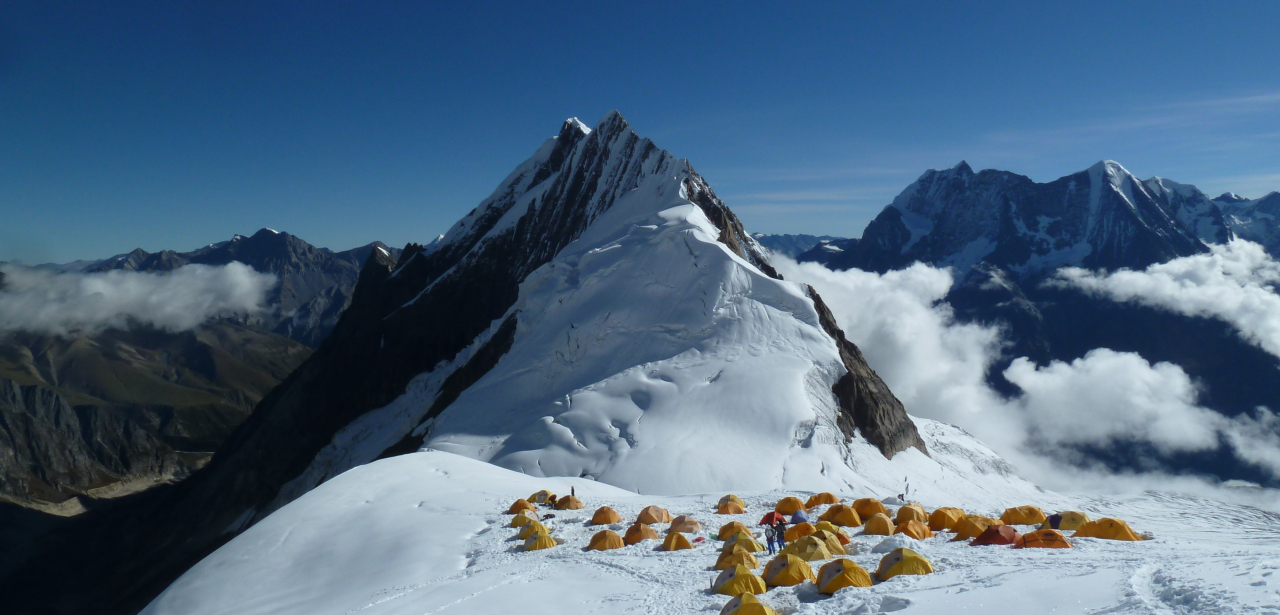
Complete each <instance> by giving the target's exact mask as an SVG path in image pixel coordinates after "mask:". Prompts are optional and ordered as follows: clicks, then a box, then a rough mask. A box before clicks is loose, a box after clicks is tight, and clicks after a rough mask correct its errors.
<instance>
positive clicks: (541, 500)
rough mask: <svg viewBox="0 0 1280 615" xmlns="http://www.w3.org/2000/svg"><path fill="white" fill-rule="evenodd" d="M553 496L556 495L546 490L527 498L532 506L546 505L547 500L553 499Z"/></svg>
mask: <svg viewBox="0 0 1280 615" xmlns="http://www.w3.org/2000/svg"><path fill="white" fill-rule="evenodd" d="M555 495H556V494H554V493H551V492H550V491H547V490H546V489H543V490H542V491H539V492H537V493H535V494H533V495H531V496H529V501H530V502H533V503H534V504H546V503H547V500H550V499H551V498H553V497H555Z"/></svg>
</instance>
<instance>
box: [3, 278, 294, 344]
mask: <svg viewBox="0 0 1280 615" xmlns="http://www.w3.org/2000/svg"><path fill="white" fill-rule="evenodd" d="M0 274H3V282H4V283H3V286H2V287H0V331H31V332H36V333H51V334H57V335H66V334H69V333H94V332H97V331H100V330H103V329H107V328H117V329H127V328H129V327H130V326H131V325H133V324H143V325H149V326H152V327H156V328H159V329H164V330H166V331H173V332H177V331H185V330H189V329H192V328H195V327H197V326H199V325H200V324H201V323H204V322H205V321H207V320H209V319H211V318H215V317H219V316H231V315H235V314H257V313H261V312H262V311H263V310H265V309H266V308H265V304H266V296H267V292H268V291H270V290H271V289H272V288H273V287H274V286H275V285H276V276H275V275H273V274H270V273H258V272H256V271H254V270H253V268H252V267H249V266H248V265H244V264H241V263H230V264H228V265H224V266H216V267H215V266H208V265H187V266H185V267H181V268H179V269H176V270H174V271H172V272H169V273H140V272H136V271H108V272H103V273H90V274H80V273H61V274H60V273H53V272H49V271H44V270H37V269H29V268H26V267H20V266H16V265H4V266H0Z"/></svg>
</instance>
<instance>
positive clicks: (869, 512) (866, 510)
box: [853, 498, 889, 523]
mask: <svg viewBox="0 0 1280 615" xmlns="http://www.w3.org/2000/svg"><path fill="white" fill-rule="evenodd" d="M853 509H854V510H856V511H858V518H859V519H862V522H863V523H866V522H867V519H870V518H871V517H872V516H874V515H875V514H876V513H880V514H882V515H884V516H886V517H888V516H889V509H888V508H885V507H884V504H881V503H880V501H879V500H877V499H875V498H862V499H860V500H854V501H853Z"/></svg>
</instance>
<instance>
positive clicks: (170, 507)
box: [0, 112, 923, 613]
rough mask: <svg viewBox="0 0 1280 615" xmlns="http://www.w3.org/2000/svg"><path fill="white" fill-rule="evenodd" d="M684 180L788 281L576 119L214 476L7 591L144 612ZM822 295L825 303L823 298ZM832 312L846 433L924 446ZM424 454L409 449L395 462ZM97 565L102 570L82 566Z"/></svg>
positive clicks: (458, 387) (147, 507) (260, 422)
mask: <svg viewBox="0 0 1280 615" xmlns="http://www.w3.org/2000/svg"><path fill="white" fill-rule="evenodd" d="M681 174H683V175H684V176H685V178H686V179H685V180H684V181H683V183H682V184H681V185H680V186H679V189H680V190H682V192H683V194H684V196H685V197H686V198H688V199H689V200H690V201H692V202H694V203H696V204H697V205H698V206H699V207H700V208H701V210H702V212H703V213H704V214H705V215H706V216H707V218H708V219H709V220H711V221H712V222H713V223H714V224H715V225H716V226H717V227H718V228H719V229H720V235H719V240H720V241H721V242H722V243H724V244H725V245H726V246H728V247H729V248H730V249H732V250H733V251H735V252H736V253H737V254H739V255H740V256H742V257H743V258H744V259H746V260H748V261H749V262H751V263H753V264H754V265H755V266H756V267H758V268H760V269H761V270H762V271H764V272H765V273H766V274H768V275H772V276H774V277H777V273H776V272H775V271H774V270H773V268H772V267H771V266H770V265H769V263H768V259H767V255H766V252H765V251H764V250H763V249H762V248H761V247H760V246H759V244H757V243H756V242H755V240H753V239H752V238H751V237H750V236H749V235H747V234H746V233H745V231H744V230H743V228H742V224H741V223H740V222H739V221H738V219H737V218H736V216H734V215H733V213H732V212H731V211H730V210H729V209H728V207H726V206H725V205H724V203H723V202H721V201H720V199H719V198H717V197H716V195H715V193H714V192H713V191H712V190H711V189H710V187H709V186H708V185H707V184H706V182H705V181H703V180H702V178H701V177H700V176H698V175H697V174H696V173H695V172H694V171H693V169H692V168H690V167H689V166H688V163H687V162H685V161H683V160H678V159H676V158H674V157H673V156H671V155H670V154H669V153H667V152H665V151H663V150H661V149H659V148H657V147H656V146H654V144H653V143H652V142H650V141H649V140H647V139H642V138H640V137H638V136H637V135H636V134H635V133H634V132H633V131H632V130H631V129H630V127H629V126H628V125H627V124H626V122H625V120H623V118H622V116H621V115H619V114H617V113H616V112H614V113H610V114H609V115H607V116H606V117H605V118H604V119H603V120H601V122H600V123H599V125H597V126H596V127H595V129H593V130H588V129H587V128H586V127H585V126H583V125H582V124H581V123H579V122H577V121H576V120H571V121H569V122H566V123H565V124H564V126H563V127H562V128H561V130H560V133H559V135H558V136H557V137H555V138H554V139H551V140H548V141H547V143H545V144H544V145H543V147H542V148H541V149H539V150H538V152H537V153H536V154H535V155H534V157H533V158H531V159H530V160H529V161H527V162H526V163H524V164H522V165H521V166H520V167H518V168H517V169H516V170H515V171H514V172H513V173H512V174H511V175H510V176H509V177H508V179H507V180H506V181H504V182H503V184H502V185H500V186H499V188H498V189H497V190H496V191H495V192H494V193H493V195H492V196H490V197H489V198H488V199H486V200H485V201H484V202H483V203H481V205H480V206H479V207H477V208H476V209H475V210H473V211H472V212H471V213H469V214H468V215H467V216H466V217H464V218H463V219H462V220H461V221H459V222H458V223H457V224H456V225H455V226H454V227H453V228H452V229H451V230H450V231H449V233H448V234H447V235H446V236H445V237H444V238H443V239H442V240H439V241H437V242H435V243H433V244H431V245H429V246H425V247H424V246H421V245H416V244H411V245H409V246H407V247H406V248H405V250H404V252H403V253H402V254H401V255H400V258H399V259H392V257H391V255H390V254H388V253H387V252H385V251H380V250H373V251H371V252H370V254H369V257H368V260H367V262H366V263H365V265H364V268H363V270H362V271H361V273H360V277H359V281H358V282H357V284H356V287H355V290H354V292H353V294H352V297H351V301H350V306H349V307H348V308H347V309H346V311H345V312H343V313H342V315H341V318H340V319H339V321H338V323H337V325H336V326H335V327H334V329H333V332H332V333H331V334H330V335H329V336H328V337H327V338H325V339H324V341H323V342H321V344H320V347H319V349H318V350H317V351H316V353H315V354H314V355H312V357H311V358H310V359H308V360H307V361H306V362H305V363H304V364H303V365H302V366H301V367H299V368H298V369H297V370H296V371H294V372H293V373H292V374H290V375H289V377H288V378H287V379H286V380H285V381H284V382H283V383H282V384H281V385H280V386H278V387H276V388H275V389H274V390H272V391H271V393H269V394H268V395H267V396H266V397H265V398H264V399H263V400H262V402H261V403H260V404H258V406H257V408H256V409H255V411H254V413H253V414H252V416H250V417H249V419H248V420H246V421H245V422H244V423H243V424H242V425H241V426H240V427H239V428H238V429H237V430H236V431H235V432H234V433H233V434H232V435H231V437H229V438H228V439H227V440H226V442H225V443H224V444H223V446H222V447H221V448H220V449H219V450H218V452H217V454H216V455H215V456H214V458H213V460H212V461H211V462H210V463H209V464H208V465H207V466H206V467H205V468H203V469H202V470H200V471H199V472H197V473H196V474H195V475H193V476H192V477H191V478H190V479H189V480H187V481H184V482H182V483H179V484H177V485H175V486H172V487H169V488H165V489H163V490H157V491H154V492H149V494H147V497H145V498H140V499H139V500H138V501H136V502H133V503H130V505H129V506H121V507H118V508H116V509H113V510H110V511H106V512H104V514H103V515H100V516H99V518H98V519H96V520H94V523H92V524H91V523H90V522H89V521H90V520H85V521H84V522H83V523H82V524H81V525H80V526H79V527H77V528H72V529H68V530H64V531H63V533H62V534H60V538H59V540H58V541H54V542H57V543H58V544H62V545H74V549H75V550H76V552H77V553H81V554H88V555H87V556H83V557H82V558H80V559H76V558H69V557H68V552H69V551H68V550H69V549H72V548H73V547H70V546H67V547H65V548H63V549H59V548H50V549H48V550H46V551H45V552H42V553H40V554H39V555H38V556H37V557H36V558H35V559H34V560H33V561H31V562H29V563H28V564H27V565H26V566H25V568H24V571H23V573H22V574H19V575H15V576H13V577H11V578H9V579H6V580H5V581H4V582H3V583H0V585H2V586H3V587H0V589H2V590H4V591H6V592H7V591H11V590H12V591H14V592H16V594H15V595H20V596H22V597H25V598H26V599H28V600H32V601H33V602H34V603H35V604H39V605H42V606H48V605H50V604H51V601H50V600H49V599H47V598H42V596H51V595H59V596H60V598H59V601H58V602H57V604H56V605H55V606H56V611H57V612H68V613H71V612H86V611H93V612H99V613H103V612H107V613H109V612H131V611H133V610H136V609H138V608H141V607H142V606H143V605H144V604H145V603H146V602H147V601H149V600H150V599H151V597H153V596H154V595H156V594H157V593H158V592H159V591H161V590H162V589H163V588H164V587H166V586H167V585H168V584H169V583H170V582H172V581H173V580H174V579H175V578H176V577H177V576H178V575H179V574H181V573H182V572H183V571H184V570H186V568H187V567H189V566H191V565H192V564H194V563H195V562H196V561H198V560H199V558H201V557H203V556H204V555H206V554H207V553H209V552H210V551H212V550H213V549H215V548H217V547H218V546H220V545H221V544H223V543H224V542H225V541H226V540H229V539H230V538H231V537H232V536H234V535H235V534H236V533H237V532H239V531H242V530H243V529H244V528H245V527H248V525H250V524H251V523H252V522H254V521H256V520H257V519H259V518H261V517H262V516H264V515H266V514H268V513H269V512H270V511H271V510H272V509H273V508H274V507H276V506H279V505H281V504H283V503H284V502H282V501H280V497H281V495H282V494H283V489H284V487H285V486H286V485H288V484H289V483H290V481H293V480H294V479H295V478H298V477H299V476H300V475H301V474H302V473H303V472H304V471H305V470H306V469H307V468H308V466H309V464H310V463H311V462H312V460H313V459H315V457H316V455H317V453H318V452H320V451H321V449H322V448H323V447H325V446H326V445H327V444H329V443H330V442H331V441H332V439H333V437H334V434H335V433H337V432H338V431H339V430H341V429H342V428H343V427H345V426H347V425H349V424H351V422H352V421H354V420H355V419H357V418H359V417H361V416H362V415H364V414H365V413H367V412H369V411H370V410H373V409H376V408H380V407H382V406H385V405H387V404H388V403H389V402H391V401H392V400H394V399H395V398H396V397H397V396H399V395H400V394H402V393H403V392H404V391H405V389H406V386H407V384H408V383H409V381H410V380H411V379H412V378H414V377H415V376H417V375H418V374H422V373H424V372H428V371H432V370H435V369H439V368H443V367H442V366H446V365H450V364H451V363H450V361H452V360H453V359H454V358H455V357H457V356H458V355H459V353H460V352H462V351H463V350H465V349H467V348H468V347H470V346H471V345H472V344H473V343H480V342H483V343H482V344H481V346H480V347H479V348H478V350H477V351H476V352H475V353H474V354H473V355H471V356H470V358H469V359H468V360H467V361H465V362H462V363H461V364H460V365H458V366H456V367H455V368H452V369H453V370H454V371H452V372H451V373H450V374H449V375H448V377H447V378H446V380H445V385H444V387H443V388H444V389H445V390H442V393H441V395H440V396H439V397H438V399H437V402H436V405H435V406H433V407H432V408H431V409H430V411H429V413H428V415H434V414H438V413H439V412H440V411H442V410H443V409H444V408H445V407H447V406H448V404H449V403H451V401H452V399H455V398H456V397H457V395H458V393H460V392H461V391H463V390H465V389H466V388H467V387H469V386H470V385H471V384H472V383H474V382H476V381H477V380H478V379H479V378H480V377H482V376H483V375H484V374H485V373H487V372H488V371H489V370H490V369H491V368H492V367H493V365H494V364H496V363H497V361H498V360H499V359H500V358H501V357H502V355H503V354H504V353H505V352H506V351H507V349H508V348H509V347H510V345H511V335H512V334H513V333H514V330H515V328H516V327H515V320H514V319H513V318H511V317H510V316H508V315H507V313H508V311H509V309H510V308H511V306H512V305H514V303H515V301H516V300H517V298H518V296H519V284H520V282H521V281H522V280H524V279H525V277H526V276H527V275H528V274H529V273H530V272H532V271H534V270H535V269H537V268H538V267H540V266H541V265H543V264H545V263H547V262H548V261H549V260H551V259H552V258H554V257H555V256H556V255H557V254H558V253H559V252H560V251H561V250H562V249H563V248H564V247H565V246H567V245H568V244H569V243H570V242H572V241H573V240H575V239H576V238H578V237H579V236H580V235H581V234H582V233H583V231H584V230H585V229H586V228H587V227H588V226H589V225H590V224H591V223H592V221H594V220H595V219H597V218H598V217H599V216H601V215H603V214H604V213H605V212H607V211H608V210H609V209H610V208H611V207H613V205H614V203H615V202H616V201H617V200H618V199H619V198H621V197H623V196H624V195H626V194H628V193H629V192H630V191H631V190H633V189H634V188H636V187H637V186H638V185H640V183H641V182H642V181H643V180H644V179H645V178H647V177H653V176H658V175H661V176H672V175H676V176H678V175H681ZM250 264H252V263H250ZM814 299H815V301H816V302H819V304H820V300H819V299H818V298H817V296H816V294H815V295H814ZM827 314H828V319H827V322H824V326H826V328H827V330H828V332H830V333H832V335H833V336H838V337H837V338H836V339H837V340H840V343H841V351H842V355H843V356H844V358H845V364H846V366H847V367H849V368H850V371H851V375H850V376H849V377H848V378H846V379H845V380H842V381H841V382H843V383H845V385H844V388H842V389H841V391H844V390H845V389H848V390H847V391H846V392H845V393H844V394H843V395H842V397H841V399H842V401H841V403H842V407H843V408H844V411H845V414H847V415H848V416H847V419H846V422H847V423H848V425H846V432H845V433H846V435H849V436H852V433H853V429H855V428H856V429H858V430H860V431H861V432H862V433H863V434H864V435H865V436H866V437H868V439H871V440H873V441H874V442H876V443H877V445H878V446H880V447H881V450H882V451H884V453H885V454H886V455H892V454H893V452H896V451H898V450H902V449H904V448H906V447H909V446H916V445H919V446H921V448H923V445H922V444H919V436H918V435H917V434H916V432H915V429H914V426H913V425H911V423H910V419H909V418H907V417H906V414H905V413H904V412H902V407H901V404H899V403H897V400H896V399H894V398H893V396H892V394H891V393H889V391H888V390H887V388H885V387H884V385H883V382H881V381H880V380H879V378H878V377H877V376H876V375H875V374H874V372H872V371H871V370H870V369H869V368H867V367H866V364H865V362H864V361H862V360H861V355H860V353H859V352H858V351H857V348H856V347H854V346H853V345H852V344H850V343H848V342H847V341H844V339H843V334H841V333H840V332H839V329H838V327H836V326H835V325H834V321H832V320H831V319H830V318H829V312H827ZM427 418H429V416H428V417H427ZM406 435H408V434H406ZM419 442H420V441H419ZM414 448H416V446H415V441H414V440H413V438H412V437H409V438H406V439H405V440H403V441H402V442H401V444H400V445H398V446H393V447H392V448H391V449H390V450H388V451H387V452H386V453H384V455H390V454H396V453H398V452H402V451H405V450H412V449H414ZM286 501H287V500H286ZM68 559H71V560H73V561H72V563H71V564H68V563H67V562H68ZM81 561H83V562H86V563H85V564H83V566H82V567H80V568H77V566H78V565H79V564H78V562H81ZM68 568H71V569H70V570H69V569H68ZM53 570H58V571H59V574H58V575H52V574H51V573H50V572H49V571H53ZM55 576H56V578H72V577H78V578H82V579H83V581H82V582H81V583H79V584H77V585H76V586H75V587H73V588H68V587H65V586H62V585H58V584H56V583H54V586H53V587H51V586H50V583H51V581H48V580H47V578H46V577H49V578H55Z"/></svg>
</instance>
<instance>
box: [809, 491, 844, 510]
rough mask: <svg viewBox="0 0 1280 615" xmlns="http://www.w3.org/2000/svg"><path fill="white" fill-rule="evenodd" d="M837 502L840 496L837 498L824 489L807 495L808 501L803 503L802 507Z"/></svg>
mask: <svg viewBox="0 0 1280 615" xmlns="http://www.w3.org/2000/svg"><path fill="white" fill-rule="evenodd" d="M839 503H840V498H837V497H836V496H835V494H833V493H827V492H826V491H823V492H822V493H817V494H814V495H811V496H809V501H807V502H805V503H804V507H805V508H813V507H814V506H821V505H823V504H839Z"/></svg>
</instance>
